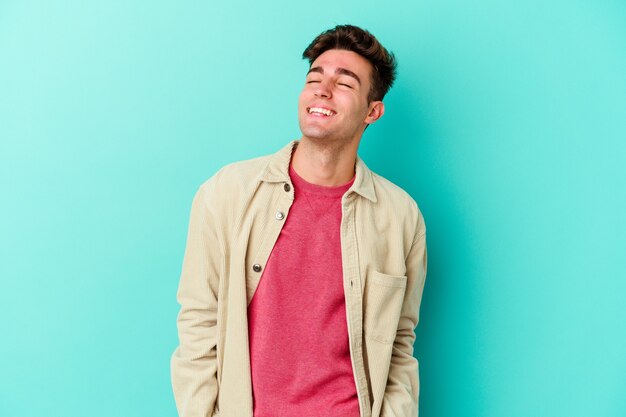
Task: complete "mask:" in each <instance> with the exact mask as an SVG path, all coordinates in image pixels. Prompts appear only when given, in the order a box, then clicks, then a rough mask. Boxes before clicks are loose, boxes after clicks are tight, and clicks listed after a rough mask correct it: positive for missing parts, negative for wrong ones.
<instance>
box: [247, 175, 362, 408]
mask: <svg viewBox="0 0 626 417" xmlns="http://www.w3.org/2000/svg"><path fill="white" fill-rule="evenodd" d="M289 175H290V176H291V180H292V182H293V185H294V192H295V200H294V202H293V204H292V206H291V209H290V210H289V216H288V217H287V219H286V220H285V222H286V223H285V224H284V225H283V229H282V231H281V232H280V235H279V237H278V240H277V242H276V245H275V246H274V248H273V250H272V253H271V254H270V257H269V260H268V262H267V265H266V267H265V269H264V271H263V275H262V277H261V281H260V282H259V285H258V287H257V289H256V292H255V294H254V297H253V299H252V301H251V303H250V305H249V306H248V325H249V334H250V361H251V370H252V390H253V395H254V417H358V416H359V403H358V398H357V393H356V387H355V383H354V374H353V372H352V363H351V361H350V348H349V345H348V329H347V320H346V307H345V299H344V292H343V271H342V263H341V242H340V226H341V197H342V196H343V194H344V193H345V192H346V191H347V190H348V188H350V186H351V185H352V183H353V181H354V179H353V180H352V181H350V182H349V183H348V184H344V185H341V186H338V187H323V186H319V185H314V184H310V183H308V182H306V181H305V180H304V179H302V178H300V177H299V176H298V174H296V172H295V171H294V170H293V168H291V167H290V169H289Z"/></svg>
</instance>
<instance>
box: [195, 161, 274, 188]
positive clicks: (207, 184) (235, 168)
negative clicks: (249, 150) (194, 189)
mask: <svg viewBox="0 0 626 417" xmlns="http://www.w3.org/2000/svg"><path fill="white" fill-rule="evenodd" d="M271 158H272V155H264V156H259V157H256V158H252V159H246V160H242V161H236V162H231V163H229V164H227V165H224V166H223V167H222V168H220V169H219V170H218V171H217V172H216V173H215V174H213V175H212V176H211V177H210V178H208V179H207V180H206V181H204V182H203V183H202V185H201V186H200V188H201V189H209V190H211V189H223V188H225V187H226V188H229V189H233V187H237V189H238V190H240V191H241V190H243V189H244V188H245V186H249V185H251V184H254V183H256V180H260V178H261V176H262V175H263V173H264V172H265V170H266V169H267V166H268V164H269V162H270V160H271ZM242 186H243V188H242Z"/></svg>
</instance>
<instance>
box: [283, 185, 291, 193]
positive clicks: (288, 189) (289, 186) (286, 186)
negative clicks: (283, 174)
mask: <svg viewBox="0 0 626 417" xmlns="http://www.w3.org/2000/svg"><path fill="white" fill-rule="evenodd" d="M283 188H284V189H285V191H286V192H289V191H291V185H289V184H288V183H285V185H284V186H283Z"/></svg>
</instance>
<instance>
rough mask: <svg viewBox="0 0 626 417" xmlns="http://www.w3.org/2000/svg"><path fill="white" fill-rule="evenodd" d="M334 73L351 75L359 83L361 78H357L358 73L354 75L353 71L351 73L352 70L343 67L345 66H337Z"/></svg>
mask: <svg viewBox="0 0 626 417" xmlns="http://www.w3.org/2000/svg"><path fill="white" fill-rule="evenodd" d="M335 73H336V74H342V75H347V76H348V77H352V78H354V79H355V80H357V81H358V82H359V84H361V79H360V78H359V76H358V75H356V74H355V73H353V72H352V71H350V70H349V69H345V68H337V69H336V70H335Z"/></svg>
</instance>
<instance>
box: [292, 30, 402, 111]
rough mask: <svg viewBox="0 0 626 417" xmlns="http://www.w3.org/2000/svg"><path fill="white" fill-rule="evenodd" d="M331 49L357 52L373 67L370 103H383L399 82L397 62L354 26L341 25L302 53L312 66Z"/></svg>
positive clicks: (369, 34)
mask: <svg viewBox="0 0 626 417" xmlns="http://www.w3.org/2000/svg"><path fill="white" fill-rule="evenodd" d="M330 49H344V50H347V51H352V52H356V53H357V54H359V55H361V56H362V57H363V58H365V59H367V60H368V61H369V63H370V64H372V80H371V81H372V86H371V88H370V91H369V93H368V95H367V100H368V102H371V101H372V100H377V101H378V100H382V99H383V97H385V94H387V91H389V89H390V88H391V86H392V85H393V81H394V80H395V79H396V68H397V66H398V64H397V62H396V59H395V57H394V55H393V53H391V52H390V51H388V50H386V49H385V48H384V47H383V46H382V45H381V44H380V42H378V40H377V39H376V38H375V37H374V35H372V34H371V33H369V32H368V31H366V30H364V29H361V28H359V27H357V26H352V25H337V26H335V27H334V28H333V29H329V30H327V31H325V32H322V33H321V34H319V35H318V36H317V37H316V38H315V39H313V42H311V44H310V45H309V46H307V48H306V49H305V50H304V52H303V53H302V58H303V59H308V60H309V64H313V61H315V60H316V59H317V57H319V56H320V55H321V54H323V53H324V52H326V51H328V50H330Z"/></svg>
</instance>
